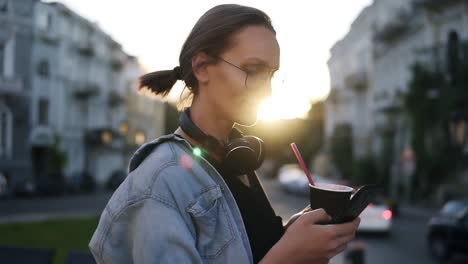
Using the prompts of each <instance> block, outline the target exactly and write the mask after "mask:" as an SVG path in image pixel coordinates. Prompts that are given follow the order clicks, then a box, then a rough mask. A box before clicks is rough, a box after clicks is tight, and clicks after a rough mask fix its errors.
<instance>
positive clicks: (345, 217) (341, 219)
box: [332, 184, 381, 224]
mask: <svg viewBox="0 0 468 264" xmlns="http://www.w3.org/2000/svg"><path fill="white" fill-rule="evenodd" d="M380 192H381V187H380V186H379V185H376V184H369V185H364V186H361V187H360V188H359V189H358V190H357V191H356V192H355V193H354V194H353V195H352V196H351V199H350V200H349V203H348V206H347V207H346V209H345V210H344V211H343V212H342V213H341V214H340V215H339V216H338V217H336V218H335V219H333V220H332V223H334V224H342V223H346V222H350V221H353V220H354V219H355V218H356V217H358V216H359V215H360V214H361V213H362V211H364V209H366V207H367V206H368V205H369V203H371V202H372V201H373V200H374V199H375V197H376V196H377V194H379V193H380Z"/></svg>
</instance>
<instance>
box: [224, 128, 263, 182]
mask: <svg viewBox="0 0 468 264" xmlns="http://www.w3.org/2000/svg"><path fill="white" fill-rule="evenodd" d="M226 149H227V151H226V156H225V158H224V165H225V166H226V167H227V168H228V169H229V170H231V171H233V172H236V174H238V175H242V174H245V173H248V172H251V171H254V170H256V169H258V168H259V167H260V166H261V165H262V162H263V159H264V157H265V149H264V144H263V140H261V139H260V138H258V137H254V136H245V137H242V138H237V139H234V140H233V141H231V142H230V143H229V144H228V145H227V148H226Z"/></svg>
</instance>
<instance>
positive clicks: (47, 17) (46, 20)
mask: <svg viewBox="0 0 468 264" xmlns="http://www.w3.org/2000/svg"><path fill="white" fill-rule="evenodd" d="M37 24H38V26H39V28H40V29H42V30H50V29H51V27H52V14H48V13H45V12H44V13H40V14H39V15H38V21H37Z"/></svg>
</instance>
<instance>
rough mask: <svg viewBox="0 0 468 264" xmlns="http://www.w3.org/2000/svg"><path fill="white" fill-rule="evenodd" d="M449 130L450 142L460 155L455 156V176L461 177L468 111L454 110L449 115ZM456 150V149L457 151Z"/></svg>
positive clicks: (467, 148)
mask: <svg viewBox="0 0 468 264" xmlns="http://www.w3.org/2000/svg"><path fill="white" fill-rule="evenodd" d="M449 122H450V123H449V130H450V137H451V139H452V143H453V144H455V145H456V147H457V149H458V150H460V152H459V153H457V155H460V156H459V157H458V158H457V163H458V164H457V166H456V171H455V173H456V174H457V175H455V177H461V176H462V175H461V174H462V173H463V167H462V166H463V157H464V154H465V153H466V152H468V145H467V144H466V143H467V139H468V135H467V134H468V111H467V110H461V111H455V112H453V113H452V114H451V115H450V119H449ZM457 152H458V151H457Z"/></svg>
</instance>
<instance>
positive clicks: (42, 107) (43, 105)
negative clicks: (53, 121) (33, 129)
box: [38, 99, 49, 125]
mask: <svg viewBox="0 0 468 264" xmlns="http://www.w3.org/2000/svg"><path fill="white" fill-rule="evenodd" d="M38 113H39V118H38V121H39V122H38V123H39V125H47V123H48V121H49V101H48V100H46V99H40V100H39V107H38Z"/></svg>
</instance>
